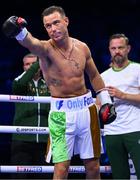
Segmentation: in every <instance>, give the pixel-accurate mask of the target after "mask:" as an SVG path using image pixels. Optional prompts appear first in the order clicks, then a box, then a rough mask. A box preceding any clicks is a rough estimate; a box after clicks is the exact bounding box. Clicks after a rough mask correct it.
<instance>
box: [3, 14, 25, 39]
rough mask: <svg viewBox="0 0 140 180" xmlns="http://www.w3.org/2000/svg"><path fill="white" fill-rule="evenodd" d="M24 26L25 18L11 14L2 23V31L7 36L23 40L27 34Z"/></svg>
mask: <svg viewBox="0 0 140 180" xmlns="http://www.w3.org/2000/svg"><path fill="white" fill-rule="evenodd" d="M26 26H27V22H26V20H25V19H23V18H21V17H17V16H11V17H10V18H8V19H7V20H6V21H5V22H4V23H3V26H2V31H3V33H4V34H5V35H6V36H7V37H10V38H14V37H15V38H16V39H17V40H23V39H24V38H25V36H26V35H27V29H26V28H25V27H26Z"/></svg>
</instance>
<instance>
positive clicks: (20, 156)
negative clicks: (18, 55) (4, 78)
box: [11, 54, 50, 179]
mask: <svg viewBox="0 0 140 180" xmlns="http://www.w3.org/2000/svg"><path fill="white" fill-rule="evenodd" d="M23 69H24V72H23V73H22V74H21V75H20V76H18V77H17V78H15V79H14V81H13V84H12V90H13V94H15V95H23V96H50V93H49V90H48V88H47V86H46V83H45V81H44V79H43V78H42V75H41V71H40V67H39V61H38V57H37V56H36V55H34V54H27V55H25V56H24V58H23ZM49 109H50V104H47V103H42V104H41V103H15V116H14V122H13V125H14V126H36V127H48V113H49ZM47 140H48V135H45V134H44V135H43V134H42V135H41V134H13V136H12V151H11V164H12V165H45V163H46V162H45V153H46V146H47ZM33 175H34V176H35V177H38V175H39V177H40V178H41V177H43V174H37V173H35V174H33V173H31V174H30V173H28V174H26V173H21V174H20V173H17V174H12V177H13V178H15V179H16V178H28V177H33ZM39 177H38V178H39Z"/></svg>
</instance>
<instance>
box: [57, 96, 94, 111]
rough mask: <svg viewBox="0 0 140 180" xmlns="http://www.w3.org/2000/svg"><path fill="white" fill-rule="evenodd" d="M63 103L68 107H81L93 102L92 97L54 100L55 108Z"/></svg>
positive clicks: (58, 107) (60, 106)
mask: <svg viewBox="0 0 140 180" xmlns="http://www.w3.org/2000/svg"><path fill="white" fill-rule="evenodd" d="M64 103H65V107H66V108H68V109H82V108H84V107H86V106H89V105H90V104H93V98H92V97H86V96H85V97H83V98H76V99H74V100H66V101H63V100H61V101H56V108H57V109H58V110H60V109H61V108H62V107H63V106H64Z"/></svg>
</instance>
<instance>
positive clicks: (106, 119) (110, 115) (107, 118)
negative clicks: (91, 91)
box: [99, 103, 117, 124]
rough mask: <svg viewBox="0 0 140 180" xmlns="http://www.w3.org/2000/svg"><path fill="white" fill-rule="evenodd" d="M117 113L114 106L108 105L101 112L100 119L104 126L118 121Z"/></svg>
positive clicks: (102, 107) (103, 106)
mask: <svg viewBox="0 0 140 180" xmlns="http://www.w3.org/2000/svg"><path fill="white" fill-rule="evenodd" d="M116 116H117V114H116V111H115V107H114V105H113V104H109V103H106V104H104V105H102V106H101V108H100V110H99V119H100V121H101V122H102V123H103V124H110V123H112V122H113V121H114V120H115V119H116Z"/></svg>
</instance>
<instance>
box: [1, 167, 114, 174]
mask: <svg viewBox="0 0 140 180" xmlns="http://www.w3.org/2000/svg"><path fill="white" fill-rule="evenodd" d="M0 172H1V173H15V172H17V173H53V172H54V166H0ZM100 172H101V173H111V167H110V166H100ZM69 173H85V168H84V166H70V168H69Z"/></svg>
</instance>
